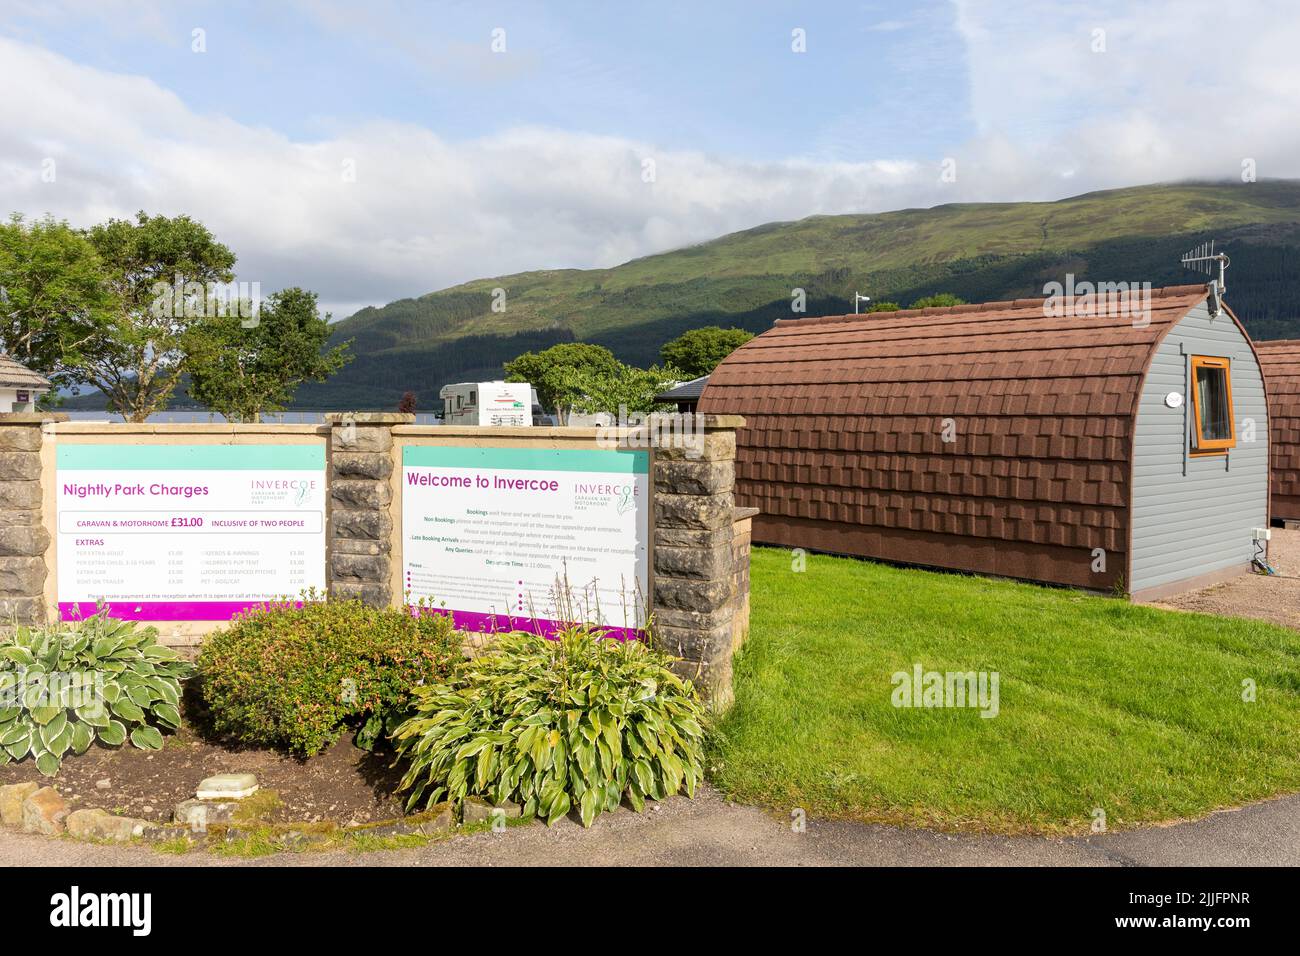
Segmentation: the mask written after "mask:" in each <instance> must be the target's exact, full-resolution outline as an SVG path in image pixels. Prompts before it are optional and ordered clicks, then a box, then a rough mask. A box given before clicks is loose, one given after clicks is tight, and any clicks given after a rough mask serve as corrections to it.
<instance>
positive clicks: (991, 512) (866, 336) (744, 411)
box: [699, 285, 1206, 586]
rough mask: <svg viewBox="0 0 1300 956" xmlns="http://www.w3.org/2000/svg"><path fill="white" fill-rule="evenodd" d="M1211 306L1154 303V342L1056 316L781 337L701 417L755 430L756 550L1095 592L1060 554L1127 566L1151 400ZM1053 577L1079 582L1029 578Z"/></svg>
mask: <svg viewBox="0 0 1300 956" xmlns="http://www.w3.org/2000/svg"><path fill="white" fill-rule="evenodd" d="M1205 296H1206V287H1205V286H1203V285H1194V286H1175V287H1170V288H1164V289H1156V290H1153V292H1152V301H1151V321H1150V324H1149V325H1147V326H1145V327H1143V328H1135V327H1134V324H1133V321H1132V319H1131V318H1129V317H1128V316H1124V315H1117V316H1104V315H1101V316H1098V315H1084V316H1078V317H1076V316H1072V315H1071V314H1070V313H1071V312H1072V311H1073V305H1074V303H1073V301H1070V300H1067V302H1066V308H1065V309H1064V310H1062V311H1063V312H1064V315H1062V316H1059V317H1053V316H1048V315H1045V314H1044V300H1043V299H1020V300H1016V301H1014V302H989V303H984V304H981V305H962V306H955V307H950V308H939V309H918V310H908V311H902V312H888V313H873V314H870V315H865V316H854V315H845V316H827V317H824V318H811V319H798V320H781V321H779V322H778V323H777V324H776V326H775V327H774V328H772V329H771V330H769V331H767V332H765V333H764V334H762V335H760V336H758V337H757V338H755V339H753V340H751V341H750V342H748V343H747V344H745V345H744V346H742V347H741V348H740V349H738V350H737V351H735V352H733V353H732V354H731V356H730V357H728V358H727V359H726V360H725V361H724V362H723V363H722V364H721V365H719V366H718V368H717V369H716V370H715V371H714V372H713V374H712V375H711V376H710V378H709V383H708V386H707V387H706V388H705V390H704V394H703V396H702V398H701V400H700V404H699V411H700V412H701V413H706V414H707V413H714V414H719V413H728V414H739V415H743V416H745V419H746V423H747V424H746V428H745V429H744V430H743V431H742V433H741V434H740V436H739V437H738V449H737V460H736V496H737V504H739V505H743V506H752V507H756V508H759V509H760V510H761V511H762V513H763V514H762V516H761V517H760V518H758V519H756V521H757V522H758V523H757V524H756V525H755V539H756V540H768V541H770V542H772V543H783V544H796V545H800V546H803V547H813V548H819V549H822V550H828V551H848V552H849V553H859V554H871V555H875V556H879V557H886V558H891V559H894V560H906V561H915V562H917V563H923V564H936V565H940V566H949V567H965V568H970V569H972V570H982V571H989V572H993V573H1007V574H1013V575H1016V576H1021V577H1036V578H1039V579H1042V580H1061V581H1063V582H1064V583H1079V584H1084V585H1088V586H1096V583H1097V580H1096V578H1095V577H1094V576H1091V574H1090V571H1089V568H1088V566H1087V563H1086V562H1081V561H1080V560H1079V556H1078V555H1077V554H1073V553H1072V554H1070V555H1069V556H1068V557H1063V556H1062V555H1061V554H1060V553H1059V549H1061V548H1069V549H1078V548H1082V549H1088V551H1090V550H1091V549H1092V548H1097V547H1101V548H1105V549H1106V550H1107V552H1109V553H1110V554H1112V555H1116V554H1117V553H1118V554H1119V555H1122V554H1123V553H1126V552H1127V550H1128V518H1127V506H1128V497H1129V490H1128V483H1129V475H1130V472H1131V469H1130V467H1129V462H1130V458H1131V455H1132V436H1133V423H1134V416H1135V414H1136V409H1137V402H1138V398H1139V394H1140V391H1141V383H1142V380H1143V378H1144V376H1145V374H1146V369H1147V367H1148V365H1149V363H1150V361H1151V357H1152V355H1153V353H1154V350H1155V346H1156V344H1157V343H1158V342H1159V341H1160V339H1161V338H1162V337H1163V336H1164V334H1165V333H1166V332H1167V331H1168V330H1169V329H1170V328H1172V326H1173V325H1174V324H1176V323H1177V322H1178V321H1179V320H1180V319H1181V318H1182V317H1183V316H1184V315H1186V314H1187V312H1188V311H1190V310H1191V309H1192V308H1193V307H1194V306H1196V305H1197V304H1198V303H1200V302H1201V301H1202V300H1204V299H1205ZM949 418H951V419H952V420H953V424H954V426H955V429H956V434H955V441H953V442H951V443H946V442H944V440H943V427H944V420H945V419H949ZM825 522H834V523H837V524H838V525H839V527H831V526H830V525H827V524H824V523H825ZM764 527H766V529H767V530H768V532H769V536H767V537H766V538H764V537H763V535H762V533H761V532H762V530H763V528H764ZM881 535H885V536H888V537H890V538H891V543H889V544H888V545H885V544H882V543H881V541H880V540H879V539H880V536H881ZM936 536H960V537H961V538H965V539H972V540H969V541H965V542H958V543H959V544H961V545H962V546H963V547H973V548H975V549H976V550H978V549H981V548H982V549H984V550H990V548H989V546H990V545H991V544H992V542H991V541H989V540H987V539H998V540H999V541H1001V542H1015V543H1018V544H1019V545H1021V546H1022V547H1019V548H1011V549H1007V548H1006V547H1005V546H1004V545H1001V544H1000V545H999V547H998V550H999V551H1002V552H1005V553H1002V554H989V555H985V556H983V557H980V556H978V555H977V556H976V557H974V558H972V557H969V556H967V557H963V558H961V559H955V560H951V561H949V560H941V558H942V557H943V556H944V553H945V551H946V550H947V549H951V548H952V547H953V546H954V539H952V538H948V537H936ZM981 539H983V540H981ZM1085 553H1086V552H1085ZM1044 561H1049V562H1050V561H1065V562H1067V563H1068V564H1069V565H1070V566H1069V567H1066V568H1062V569H1060V570H1059V571H1058V572H1055V573H1047V574H1037V573H1025V569H1028V570H1030V571H1031V572H1032V571H1033V570H1034V569H1035V568H1036V567H1037V566H1039V565H1041V563H1042V562H1044ZM1123 564H1124V562H1123V561H1122V560H1114V558H1112V559H1111V566H1112V571H1111V574H1115V573H1122V569H1123ZM1108 583H1109V582H1108Z"/></svg>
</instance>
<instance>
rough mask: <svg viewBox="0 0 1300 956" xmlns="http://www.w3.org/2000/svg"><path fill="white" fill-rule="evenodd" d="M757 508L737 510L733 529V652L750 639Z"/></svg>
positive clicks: (732, 525) (733, 520)
mask: <svg viewBox="0 0 1300 956" xmlns="http://www.w3.org/2000/svg"><path fill="white" fill-rule="evenodd" d="M756 514H758V509H757V508H737V509H736V513H735V515H734V516H733V519H732V524H731V529H732V536H731V551H732V560H733V566H734V567H735V575H736V610H735V614H734V617H733V618H732V622H731V652H732V653H733V654H734V653H735V652H736V651H738V650H740V647H741V645H742V644H744V643H745V640H746V639H747V638H748V637H749V550H750V547H751V542H752V539H753V524H754V516H755V515H756Z"/></svg>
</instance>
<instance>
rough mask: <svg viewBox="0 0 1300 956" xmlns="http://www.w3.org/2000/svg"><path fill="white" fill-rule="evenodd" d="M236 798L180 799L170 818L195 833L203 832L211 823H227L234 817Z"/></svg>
mask: <svg viewBox="0 0 1300 956" xmlns="http://www.w3.org/2000/svg"><path fill="white" fill-rule="evenodd" d="M238 808H239V801H237V800H182V801H181V802H180V803H178V804H176V810H175V811H174V812H173V814H172V818H173V819H174V820H175V821H176V822H177V823H179V824H182V825H184V826H187V827H189V828H190V829H191V830H192V831H194V832H195V833H203V832H204V831H206V830H207V828H208V827H210V826H212V825H213V824H228V823H231V822H232V821H233V820H234V819H235V811H236V810H237V809H238Z"/></svg>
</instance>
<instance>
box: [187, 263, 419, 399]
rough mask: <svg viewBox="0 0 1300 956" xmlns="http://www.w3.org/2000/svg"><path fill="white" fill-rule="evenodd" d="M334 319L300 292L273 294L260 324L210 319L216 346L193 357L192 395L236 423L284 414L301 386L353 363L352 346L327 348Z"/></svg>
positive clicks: (313, 295)
mask: <svg viewBox="0 0 1300 956" xmlns="http://www.w3.org/2000/svg"><path fill="white" fill-rule="evenodd" d="M329 319H330V317H329V315H328V314H327V315H325V316H323V317H322V316H321V315H320V313H319V312H318V311H317V306H316V293H315V292H308V291H306V290H305V289H299V288H292V289H284V290H283V291H280V292H276V293H275V294H273V295H271V296H270V297H269V298H267V300H266V301H265V302H264V303H263V304H262V309H261V311H260V312H259V313H258V314H257V316H256V318H255V319H243V318H241V317H240V315H238V314H227V315H225V316H222V317H218V318H216V319H210V320H209V321H208V324H207V326H206V328H205V329H204V335H205V336H207V337H208V338H209V339H211V340H212V341H214V342H216V344H217V347H216V348H209V349H205V350H204V351H203V352H201V353H199V354H198V355H194V356H191V358H190V362H189V372H190V394H191V395H192V396H194V398H196V399H198V400H199V401H200V402H202V403H203V404H205V405H207V406H208V407H209V408H211V409H213V410H214V411H218V412H220V413H221V414H222V415H224V416H226V418H228V419H230V420H231V421H234V422H255V421H258V420H259V418H260V417H261V415H262V414H263V413H264V412H278V411H281V410H283V409H284V408H285V407H286V406H287V405H288V404H289V402H290V401H292V400H293V393H294V390H295V389H296V388H297V387H298V386H299V385H300V384H301V383H303V382H323V381H324V380H325V379H326V378H327V377H329V376H330V375H332V374H334V373H335V372H337V371H338V370H339V369H340V368H342V367H343V366H344V365H345V364H347V363H348V362H350V361H351V360H352V356H351V355H350V354H349V352H348V345H349V343H348V342H344V343H342V344H340V345H336V346H334V347H333V348H331V349H326V348H325V345H326V343H327V342H328V340H329V337H330V331H331V330H330V326H329ZM408 394H409V393H408Z"/></svg>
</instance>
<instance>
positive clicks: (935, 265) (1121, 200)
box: [296, 181, 1300, 409]
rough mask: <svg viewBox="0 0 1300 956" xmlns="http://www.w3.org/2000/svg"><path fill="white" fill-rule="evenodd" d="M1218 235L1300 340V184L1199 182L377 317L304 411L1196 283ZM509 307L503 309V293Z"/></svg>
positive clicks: (899, 214) (545, 282)
mask: <svg viewBox="0 0 1300 956" xmlns="http://www.w3.org/2000/svg"><path fill="white" fill-rule="evenodd" d="M1210 238H1213V239H1217V240H1218V241H1219V246H1220V248H1222V249H1225V250H1226V251H1227V252H1228V253H1229V254H1230V255H1231V256H1232V260H1233V262H1232V267H1231V269H1230V271H1229V274H1228V279H1229V282H1228V285H1229V295H1228V302H1229V304H1230V305H1231V306H1232V308H1233V309H1234V310H1235V311H1236V312H1237V314H1238V315H1239V316H1240V317H1241V318H1242V319H1243V321H1244V322H1245V323H1246V325H1247V327H1248V328H1249V329H1250V331H1251V333H1252V334H1253V335H1254V336H1255V337H1256V338H1260V339H1268V338H1283V337H1288V336H1300V182H1296V181H1271V182H1263V183H1252V184H1242V183H1195V184H1174V185H1161V186H1142V187H1136V188H1132V189H1120V190H1111V191H1107V192H1098V193H1089V194H1087V195H1083V196H1077V197H1074V198H1072V199H1065V200H1061V201H1059V202H1050V203H973V204H954V205H947V206H936V207H934V208H932V209H903V210H898V211H896V212H887V213H880V214H877V215H849V216H813V217H810V218H808V219H801V220H799V221H798V222H781V223H769V224H767V225H763V226H759V227H757V228H754V229H748V230H745V231H744V232H737V233H733V234H731V235H728V236H723V237H722V238H720V239H715V240H713V241H711V242H706V243H703V244H701V245H698V246H692V247H689V248H686V249H678V250H675V251H673V252H667V253H663V254H661V255H654V256H647V257H646V258H644V259H635V260H633V261H631V262H627V263H624V264H623V265H620V266H616V267H614V268H611V269H565V270H552V271H544V272H524V273H520V274H518V275H511V276H501V277H497V278H491V279H480V280H476V281H474V282H468V283H465V284H464V285H459V286H456V287H454V288H450V289H444V290H442V291H439V292H432V293H429V294H428V295H424V296H421V297H419V298H417V299H402V300H399V301H397V302H392V303H390V304H389V305H386V306H383V307H382V308H368V309H362V310H361V311H360V312H358V313H356V314H355V315H353V316H352V317H351V318H348V319H346V320H344V321H342V322H340V323H338V326H337V330H336V332H335V340H336V341H339V340H343V339H353V340H354V341H353V350H354V352H355V353H356V356H357V358H356V360H355V361H354V362H353V363H352V364H351V365H350V366H348V367H347V368H345V369H344V370H343V372H341V373H340V374H339V375H338V376H336V377H335V378H333V379H331V380H330V381H329V382H327V383H325V384H323V385H305V386H303V387H302V388H301V389H300V390H299V392H298V396H297V403H296V404H297V405H298V406H299V407H303V408H358V409H363V408H393V407H396V405H397V402H398V400H399V399H400V397H401V395H402V393H403V392H404V391H406V390H408V389H409V390H411V391H414V392H415V393H416V394H417V396H418V398H419V406H420V408H422V409H433V408H436V407H438V405H439V402H438V399H437V395H438V389H439V388H440V387H441V386H442V385H443V384H445V383H447V382H455V381H466V380H478V379H487V378H496V377H499V376H500V375H501V364H502V363H503V362H504V361H506V360H508V359H511V358H513V357H515V356H516V355H518V354H519V353H520V352H523V351H526V350H528V349H538V348H544V347H546V346H548V345H552V344H554V343H556V342H563V341H571V340H574V339H580V340H585V341H592V342H598V343H600V344H603V345H607V346H608V347H609V348H610V349H612V350H613V351H614V353H615V354H616V355H618V356H619V357H620V358H621V359H623V360H624V361H627V362H631V363H634V364H638V365H645V364H649V363H651V362H653V361H655V360H656V359H657V357H658V351H659V347H660V345H662V344H663V343H664V342H665V341H667V340H668V339H670V338H672V337H673V336H676V335H678V334H680V333H681V332H683V331H685V330H686V329H690V328H694V327H697V326H701V325H714V324H717V325H736V326H740V327H742V328H747V329H750V330H751V331H755V332H759V331H762V330H763V329H766V328H769V327H770V326H771V324H772V322H773V321H774V320H775V319H777V318H781V317H788V316H790V315H791V311H790V301H791V290H792V289H795V288H802V289H804V290H805V291H806V294H807V314H808V315H825V314H833V313H843V312H846V311H851V310H852V299H851V297H852V295H853V292H854V290H858V291H861V292H863V293H866V294H868V295H870V296H872V298H873V299H875V300H877V301H880V300H885V299H892V300H894V301H897V302H900V303H902V304H903V305H907V304H908V303H910V302H912V301H913V300H915V299H917V298H919V297H921V296H923V295H929V294H932V293H935V292H954V293H956V294H957V295H960V296H961V297H962V298H964V299H966V300H968V301H972V302H979V301H989V300H995V299H1007V298H1014V297H1019V296H1030V295H1041V294H1042V289H1043V284H1044V283H1045V282H1048V281H1052V280H1061V279H1063V277H1064V274H1065V273H1066V272H1073V273H1074V274H1075V276H1076V278H1077V279H1080V280H1082V279H1089V280H1092V281H1103V280H1107V281H1121V280H1127V281H1151V282H1152V283H1154V284H1156V285H1168V284H1178V283H1183V282H1189V281H1195V277H1194V276H1192V275H1191V274H1189V273H1187V272H1185V271H1184V270H1183V269H1182V268H1181V267H1180V266H1179V263H1178V258H1179V256H1180V255H1181V254H1182V253H1183V252H1185V251H1186V250H1188V249H1190V248H1192V247H1193V246H1194V245H1197V244H1199V243H1201V242H1203V241H1204V240H1206V239H1210ZM497 287H500V288H503V289H505V290H506V311H505V312H504V313H496V312H493V311H492V308H491V306H492V290H493V289H494V288H497Z"/></svg>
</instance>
